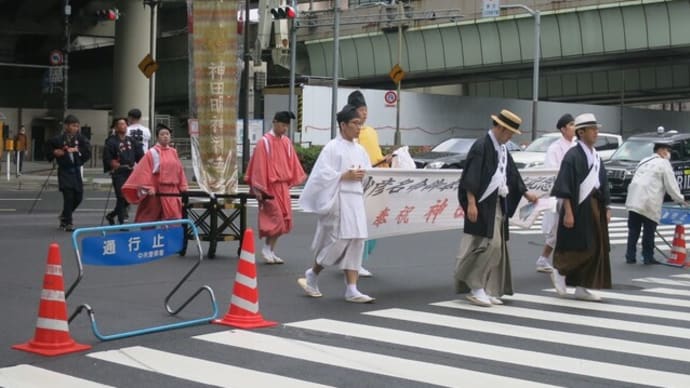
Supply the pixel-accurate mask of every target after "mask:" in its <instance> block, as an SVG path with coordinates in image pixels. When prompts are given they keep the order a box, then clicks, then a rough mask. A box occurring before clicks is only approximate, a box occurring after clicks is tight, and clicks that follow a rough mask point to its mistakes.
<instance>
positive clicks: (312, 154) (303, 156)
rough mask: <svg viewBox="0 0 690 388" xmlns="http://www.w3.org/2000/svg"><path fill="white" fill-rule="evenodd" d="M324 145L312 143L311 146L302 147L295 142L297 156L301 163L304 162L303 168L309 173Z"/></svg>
mask: <svg viewBox="0 0 690 388" xmlns="http://www.w3.org/2000/svg"><path fill="white" fill-rule="evenodd" d="M322 149H323V146H320V145H318V146H317V145H312V146H311V147H302V146H300V145H299V144H295V151H296V152H297V157H298V158H299V161H300V163H302V168H303V169H304V172H306V173H307V174H310V173H311V169H312V168H313V167H314V163H316V158H318V157H319V154H320V153H321V150H322Z"/></svg>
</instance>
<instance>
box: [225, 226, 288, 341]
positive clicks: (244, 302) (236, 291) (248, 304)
mask: <svg viewBox="0 0 690 388" xmlns="http://www.w3.org/2000/svg"><path fill="white" fill-rule="evenodd" d="M213 323H216V324H219V325H226V326H234V327H239V328H241V329H255V328H259V327H271V326H275V325H277V324H278V323H277V322H272V321H266V320H264V318H263V317H262V316H261V313H259V290H258V288H257V281H256V259H255V257H254V232H253V231H252V229H251V228H247V229H246V230H245V231H244V236H243V238H242V250H241V251H240V260H239V262H238V263H237V274H236V275H235V285H234V287H233V289H232V299H231V300H230V308H229V309H228V313H227V314H225V316H224V317H223V319H216V320H214V321H213Z"/></svg>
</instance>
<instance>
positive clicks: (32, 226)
mask: <svg viewBox="0 0 690 388" xmlns="http://www.w3.org/2000/svg"><path fill="white" fill-rule="evenodd" d="M36 194H37V192H27V191H21V192H17V191H4V192H0V243H1V244H2V254H1V255H0V264H1V265H2V268H3V270H2V271H1V272H0V308H2V315H3V319H2V331H1V332H0V360H1V361H0V386H4V387H33V386H37V387H38V386H40V387H45V386H51V387H63V386H64V387H68V386H69V387H89V386H94V387H102V386H118V387H167V388H170V387H201V386H238V387H246V386H258V387H262V386H268V385H269V384H272V385H275V386H281V387H283V386H300V387H305V386H310V384H317V385H321V386H339V387H378V386H390V385H394V386H397V387H419V386H432V385H437V386H458V387H468V386H480V385H490V386H511V387H513V386H539V385H540V384H542V385H552V386H571V387H623V386H626V387H629V386H683V387H687V386H690V375H689V374H688V373H687V371H688V367H690V350H688V349H690V339H689V338H690V301H689V299H690V277H689V276H688V272H687V271H685V270H682V269H677V268H671V267H667V266H643V265H641V264H638V265H627V264H625V263H624V259H623V253H624V245H621V244H619V243H614V245H613V246H612V249H613V250H612V254H611V259H612V265H611V266H612V271H613V278H614V288H613V289H612V290H607V292H606V293H605V294H604V297H605V301H604V302H603V303H587V302H580V301H573V300H563V299H559V298H555V297H554V296H553V292H551V291H549V290H550V288H551V285H550V282H549V278H548V276H547V275H543V274H539V273H536V272H535V271H534V261H535V258H536V256H537V255H538V253H539V251H540V249H541V246H540V244H541V241H542V237H541V235H540V233H539V230H538V226H537V227H535V228H534V229H532V230H516V231H514V233H513V234H512V235H511V241H510V243H509V244H510V254H511V261H512V269H513V285H514V288H515V291H516V292H517V294H516V295H514V296H513V297H511V298H506V305H505V306H499V307H492V308H488V309H486V308H485V309H482V308H479V307H473V306H470V305H468V304H467V303H465V302H464V301H462V298H461V296H458V295H455V294H454V293H453V287H452V271H453V265H454V261H455V255H456V252H457V249H458V243H459V236H460V232H459V231H447V232H439V233H426V234H419V235H410V236H402V237H395V238H387V239H383V240H380V241H379V244H378V248H377V250H376V251H375V253H374V254H373V256H372V258H371V260H370V261H369V262H368V263H366V267H367V268H368V269H369V270H371V271H372V272H373V273H374V277H373V278H371V279H362V280H361V282H360V288H361V290H362V291H363V292H365V293H368V294H370V295H372V296H375V297H376V298H377V300H376V303H374V304H368V305H356V304H349V303H346V302H345V301H344V299H343V293H344V285H343V280H342V275H341V274H340V273H339V272H338V271H337V270H335V269H327V270H326V271H325V272H324V273H323V275H322V276H321V280H320V287H321V291H322V292H323V293H324V297H323V298H321V299H311V298H308V297H306V296H304V295H303V292H302V290H301V289H300V288H299V287H298V285H297V283H296V279H297V278H298V277H299V276H301V275H302V273H303V271H304V270H305V268H307V267H308V266H309V265H310V263H311V252H310V249H309V245H310V243H311V237H312V235H313V231H314V225H315V219H314V217H313V216H311V215H309V214H304V213H301V212H296V214H295V230H294V232H293V233H292V234H291V235H290V236H288V237H286V238H284V239H282V240H281V241H280V242H279V246H278V252H279V254H280V256H281V257H283V258H284V259H285V260H286V264H284V265H273V266H269V265H264V264H259V265H258V266H257V269H258V289H259V294H260V312H261V314H262V315H263V317H264V318H265V319H267V320H272V321H277V322H278V323H279V325H278V326H276V327H272V328H266V329H257V330H251V331H244V330H234V329H230V328H228V327H225V326H220V325H208V324H204V325H199V326H193V327H189V328H184V329H178V330H171V331H166V332H162V333H155V334H146V335H141V336H136V337H131V338H126V339H118V340H114V341H107V342H101V341H99V340H98V339H96V338H95V337H94V335H93V333H92V332H91V327H90V323H89V321H88V318H87V317H86V316H85V315H81V316H78V317H77V318H76V319H75V320H74V321H73V322H72V323H71V324H70V331H71V335H72V336H73V337H74V338H75V340H76V341H77V342H79V343H84V344H89V345H91V346H92V349H91V350H89V351H87V352H82V353H77V354H72V355H64V356H59V357H54V358H46V357H42V356H37V355H33V354H30V353H25V352H21V351H17V350H11V349H10V346H11V345H13V344H18V343H23V342H26V341H27V340H29V339H30V338H32V336H33V333H34V327H35V323H36V315H37V307H38V301H39V298H40V295H41V289H42V278H43V274H44V272H45V263H46V254H47V251H48V245H49V244H50V243H51V242H53V241H55V242H57V243H59V244H60V247H61V253H62V262H63V271H64V278H65V283H66V285H69V284H71V283H72V282H73V281H74V279H75V278H76V274H77V266H76V261H75V255H74V249H73V248H72V245H71V241H70V234H69V233H66V232H62V231H58V230H57V218H56V215H57V213H58V211H59V208H60V206H61V202H60V201H61V197H60V196H59V195H58V194H57V193H55V192H54V191H52V190H51V191H49V192H46V193H44V195H43V196H42V198H41V199H40V201H38V202H37V204H36V207H35V209H34V212H33V213H32V214H31V215H28V214H27V210H28V209H29V208H30V207H31V205H32V203H33V200H34V198H35V196H36ZM106 196H107V193H106V192H97V193H87V196H86V198H85V201H84V203H83V205H82V207H81V208H80V210H79V211H78V212H77V213H76V215H75V224H76V225H77V227H79V226H93V225H98V224H100V223H101V218H102V214H103V208H104V205H105V199H106ZM110 203H111V206H112V205H113V202H112V201H111V202H110ZM248 217H249V220H250V225H254V224H255V219H256V213H255V209H250V210H249V214H248ZM614 217H616V218H615V219H614V221H613V223H612V231H611V234H612V237H611V239H612V240H622V239H623V240H624V234H625V226H624V225H625V213H624V212H623V211H622V210H615V211H614ZM614 234H615V236H616V237H614ZM664 234H665V235H666V236H669V235H671V234H672V231H664ZM619 236H622V237H619ZM259 247H260V244H257V248H259ZM236 251H237V243H236V242H232V241H229V242H222V243H220V244H219V247H218V251H217V256H216V257H215V258H214V259H213V260H204V261H203V262H202V264H201V265H200V266H199V269H198V271H197V272H196V273H195V274H193V275H192V276H191V277H190V279H189V281H188V284H187V285H185V286H183V287H182V289H181V290H180V295H190V294H191V293H192V292H193V291H194V290H196V289H197V288H198V287H199V286H201V285H203V284H208V285H210V286H211V287H212V288H213V290H214V291H215V295H216V297H217V299H218V305H219V308H220V310H221V311H220V314H221V315H223V314H225V313H226V312H227V309H228V304H229V302H230V295H231V293H232V286H233V284H234V280H235V270H236V266H237V257H236ZM193 262H194V257H193V255H192V253H191V252H189V253H188V255H187V256H185V257H179V256H174V257H170V258H168V259H165V260H159V261H156V262H153V263H150V264H145V265H139V266H136V267H116V268H115V267H92V266H87V267H85V273H84V279H83V280H82V282H81V284H80V285H79V286H78V287H77V288H76V289H75V291H74V293H73V294H72V295H71V296H70V297H69V298H68V302H67V303H68V305H69V310H70V312H71V311H73V310H74V309H75V308H76V306H78V305H80V304H82V303H89V304H90V305H91V306H92V307H93V308H94V310H95V311H96V318H97V320H98V325H99V329H100V331H101V333H102V334H112V333H117V332H121V331H129V330H134V329H141V328H144V327H148V326H155V325H159V324H162V323H171V322H177V321H179V320H180V319H187V318H194V317H198V316H205V315H208V314H209V311H210V306H209V302H208V298H207V297H206V296H205V295H204V296H200V300H198V301H195V302H192V304H190V306H188V307H187V309H186V310H185V311H183V312H182V313H180V316H179V317H169V316H168V315H167V313H166V312H165V310H164V309H163V299H164V298H165V296H166V295H167V293H168V292H169V291H170V290H171V288H172V287H173V286H174V285H175V284H176V283H177V281H178V280H179V279H180V278H181V277H182V275H183V274H184V273H185V272H186V271H187V270H188V269H189V268H190V267H191V266H192V264H193ZM182 299H183V298H182V297H179V298H177V297H176V298H173V301H172V303H173V304H179V303H181V301H182ZM458 300H459V301H458Z"/></svg>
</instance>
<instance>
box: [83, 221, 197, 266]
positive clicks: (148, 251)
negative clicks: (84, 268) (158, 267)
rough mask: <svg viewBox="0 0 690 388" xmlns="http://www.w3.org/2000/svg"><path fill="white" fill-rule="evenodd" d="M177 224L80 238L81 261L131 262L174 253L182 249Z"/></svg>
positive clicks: (181, 238) (129, 263) (94, 263)
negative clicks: (169, 226) (168, 226)
mask: <svg viewBox="0 0 690 388" xmlns="http://www.w3.org/2000/svg"><path fill="white" fill-rule="evenodd" d="M183 243H184V230H183V229H182V227H181V226H175V227H171V228H160V229H145V230H138V231H131V232H119V233H109V234H106V235H104V236H93V237H86V238H84V239H83V240H82V252H81V254H82V261H83V262H84V264H90V265H110V266H118V265H133V264H141V263H147V262H149V261H154V260H158V259H162V258H163V257H166V256H170V255H174V254H177V253H178V252H180V251H181V250H182V247H183Z"/></svg>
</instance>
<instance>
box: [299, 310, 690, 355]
mask: <svg viewBox="0 0 690 388" xmlns="http://www.w3.org/2000/svg"><path fill="white" fill-rule="evenodd" d="M363 314H364V315H372V316H376V317H383V318H389V319H398V320H402V321H409V322H416V323H423V324H425V325H436V326H443V327H450V328H453V329H460V330H470V331H474V332H480V333H489V334H498V335H507V336H511V337H517V338H526V339H529V340H535V341H545V342H552V343H557V344H565V345H575V346H581V347H587V348H592V349H600V350H607V351H612V352H623V353H630V354H636V355H640V356H644V357H658V358H664V359H668V360H676V361H677V360H690V349H684V348H675V347H672V346H664V345H655V344H649V343H645V342H635V341H628V340H622V339H616V338H609V337H601V336H595V335H588V334H577V333H573V332H566V331H557V330H550V329H539V328H533V327H529V326H520V325H514V324H506V323H498V322H491V321H485V320H480V319H470V318H461V317H456V316H450V315H444V314H435V313H427V312H421V311H414V310H406V309H399V308H392V309H386V310H377V311H367V312H364V313H363ZM291 325H292V324H288V326H291Z"/></svg>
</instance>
